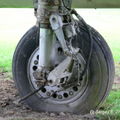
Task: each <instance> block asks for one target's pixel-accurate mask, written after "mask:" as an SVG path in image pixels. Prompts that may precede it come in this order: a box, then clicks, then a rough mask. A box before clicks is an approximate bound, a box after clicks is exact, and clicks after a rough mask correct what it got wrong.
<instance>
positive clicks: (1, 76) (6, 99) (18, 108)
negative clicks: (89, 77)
mask: <svg viewBox="0 0 120 120" xmlns="http://www.w3.org/2000/svg"><path fill="white" fill-rule="evenodd" d="M119 70H120V67H117V68H116V71H117V72H116V77H115V81H114V88H113V89H116V87H118V86H120V74H119V73H118V71H119ZM118 84H119V85H118ZM117 89H118V88H117ZM18 99H19V94H18V92H17V90H16V88H15V85H14V81H13V80H11V79H10V78H9V77H8V75H7V73H0V120H5V119H8V120H37V119H39V120H96V119H97V118H96V117H95V116H91V115H86V116H80V115H71V114H69V113H62V112H61V113H59V114H55V113H38V112H34V111H32V110H31V109H30V108H29V107H27V106H26V105H20V104H16V100H18Z"/></svg>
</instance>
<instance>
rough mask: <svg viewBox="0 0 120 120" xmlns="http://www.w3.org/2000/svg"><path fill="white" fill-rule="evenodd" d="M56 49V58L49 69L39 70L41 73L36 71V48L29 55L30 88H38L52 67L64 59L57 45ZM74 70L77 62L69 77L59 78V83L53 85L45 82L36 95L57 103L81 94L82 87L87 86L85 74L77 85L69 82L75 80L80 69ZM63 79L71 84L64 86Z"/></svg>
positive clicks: (37, 59)
mask: <svg viewBox="0 0 120 120" xmlns="http://www.w3.org/2000/svg"><path fill="white" fill-rule="evenodd" d="M57 50H58V53H60V54H58V56H56V59H55V60H54V61H53V65H52V67H51V68H49V69H47V68H45V69H44V70H43V71H42V72H41V74H40V72H39V71H37V70H38V61H39V51H38V48H37V49H36V50H35V51H34V53H33V54H32V55H31V57H30V59H29V63H28V77H29V81H30V84H31V87H32V89H38V88H39V87H40V86H41V85H42V84H43V82H45V81H47V79H46V78H47V77H48V75H49V73H50V72H51V71H52V70H53V69H54V67H56V66H57V65H58V64H59V63H61V61H63V60H64V59H65V56H64V55H62V53H61V52H60V51H59V50H60V48H59V47H57ZM58 59H59V60H58ZM58 61H59V62H58ZM56 63H57V64H56ZM81 66H82V65H81ZM76 71H78V63H77V62H75V63H74V66H73V70H72V75H71V77H70V78H69V77H63V78H61V79H60V84H57V85H54V86H51V85H50V84H46V85H45V87H44V88H43V89H42V90H41V91H39V93H38V94H37V95H38V96H40V97H42V98H48V100H50V101H52V102H57V103H62V102H68V101H71V100H73V99H75V98H78V97H79V96H81V94H82V93H83V91H84V89H85V88H86V86H87V76H85V77H84V78H83V80H82V81H81V83H80V85H79V86H78V85H77V84H71V83H72V81H74V83H75V82H77V79H78V74H80V71H79V73H76ZM81 72H82V71H81ZM65 81H69V82H68V83H67V85H69V84H71V85H69V87H65V86H66V83H65ZM49 82H50V81H49ZM51 82H52V81H51Z"/></svg>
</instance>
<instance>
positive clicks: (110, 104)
mask: <svg viewBox="0 0 120 120" xmlns="http://www.w3.org/2000/svg"><path fill="white" fill-rule="evenodd" d="M97 117H99V118H100V119H101V120H120V90H117V91H111V93H110V95H109V97H108V98H107V100H106V102H105V103H104V104H103V105H102V107H101V109H100V110H99V111H98V112H97Z"/></svg>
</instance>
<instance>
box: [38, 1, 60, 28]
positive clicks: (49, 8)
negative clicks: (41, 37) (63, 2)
mask: <svg viewBox="0 0 120 120" xmlns="http://www.w3.org/2000/svg"><path fill="white" fill-rule="evenodd" d="M59 6H60V2H59V0H38V9H37V15H36V16H37V20H38V23H40V27H42V26H46V27H48V26H49V18H50V15H51V14H52V13H54V12H58V10H59Z"/></svg>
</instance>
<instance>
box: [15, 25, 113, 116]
mask: <svg viewBox="0 0 120 120" xmlns="http://www.w3.org/2000/svg"><path fill="white" fill-rule="evenodd" d="M80 28H81V31H80V33H79V35H78V38H77V40H76V42H75V43H76V45H77V46H79V47H80V48H81V50H82V52H83V54H84V57H85V58H86V60H87V57H88V53H89V41H90V40H89V36H88V34H87V32H86V30H85V28H84V27H83V26H82V24H80ZM90 28H91V30H92V35H93V39H94V47H93V53H92V58H91V62H90V66H89V72H90V76H89V83H88V86H87V89H86V90H85V92H84V94H83V95H82V96H81V97H80V98H79V99H77V100H76V101H74V102H73V103H69V104H49V103H46V102H44V101H43V100H40V98H39V97H38V96H37V95H33V96H31V97H30V98H29V99H27V100H25V103H26V104H27V105H29V107H31V108H32V109H33V110H35V111H47V112H61V111H62V112H70V113H75V114H86V113H89V112H90V110H96V109H97V108H98V107H99V105H100V104H101V103H103V101H104V100H105V98H106V97H107V96H108V94H109V92H110V90H111V87H112V84H113V80H114V62H113V57H112V54H111V52H110V49H109V47H108V45H107V44H106V42H105V40H104V39H103V37H102V36H101V35H100V34H99V33H98V32H96V30H94V29H93V28H92V27H90ZM38 30H39V29H38V28H37V27H35V26H34V27H32V28H31V29H30V30H29V31H28V32H27V33H26V34H25V35H24V36H23V38H22V39H21V41H20V42H19V44H18V46H17V48H16V50H15V53H14V57H13V78H14V81H15V83H16V86H17V89H18V91H19V93H20V95H21V97H23V96H25V95H27V94H28V93H30V92H31V91H32V90H31V87H30V83H29V80H28V77H27V63H28V60H29V58H30V56H31V54H32V53H33V51H34V50H35V49H36V48H37V47H38V34H39V31H38Z"/></svg>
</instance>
